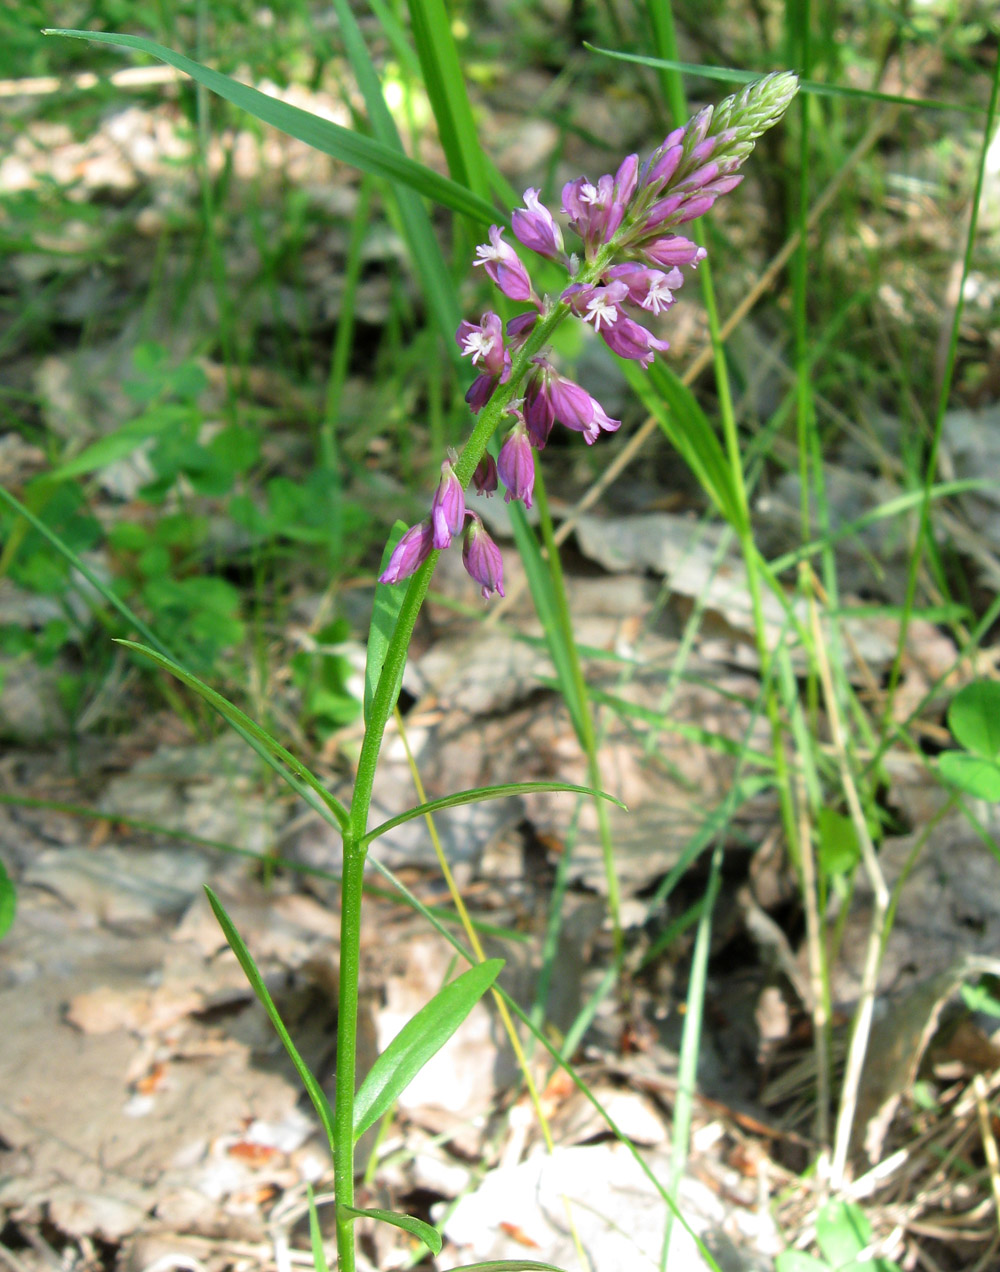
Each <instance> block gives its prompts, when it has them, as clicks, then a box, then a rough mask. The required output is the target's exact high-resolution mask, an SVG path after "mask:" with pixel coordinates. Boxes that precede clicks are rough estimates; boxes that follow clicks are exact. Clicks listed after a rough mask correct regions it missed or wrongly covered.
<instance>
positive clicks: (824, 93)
mask: <svg viewBox="0 0 1000 1272" xmlns="http://www.w3.org/2000/svg"><path fill="white" fill-rule="evenodd" d="M584 48H586V49H589V50H590V51H591V53H600V54H601V55H602V56H603V57H610V58H614V60H615V61H617V62H636V63H638V64H639V65H640V66H653V67H656V68H657V69H658V70H665V71H680V72H681V74H683V75H697V76H700V77H701V78H702V79H710V80H721V81H722V82H723V83H727V84H752V83H753V81H754V80H758V79H760V78H761V76H762V75H763V74H765V72H762V71H736V70H733V69H731V68H730V67H728V66H699V65H698V64H697V63H695V62H675V61H673V60H672V59H670V58H662V57H648V56H645V55H644V54H640V53H620V52H618V51H617V50H615V49H602V48H598V47H597V45H595V44H588V43H587V41H586V40H585V41H584ZM799 92H800V93H812V94H813V96H814V97H849V98H854V99H855V100H858V99H860V100H862V101H869V102H881V103H883V104H884V105H887V106H919V107H923V108H924V109H926V110H955V111H959V112H960V113H961V114H967V115H984V114H985V113H986V112H985V110H984V109H983V108H982V107H979V106H965V105H963V104H961V103H960V102H945V101H941V100H940V98H936V97H903V96H902V95H900V94H899V93H880V92H878V90H877V89H874V88H850V87H848V86H847V85H846V84H821V83H820V82H819V81H818V80H807V79H800V80H799Z"/></svg>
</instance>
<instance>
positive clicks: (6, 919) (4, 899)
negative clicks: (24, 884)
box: [0, 861, 17, 941]
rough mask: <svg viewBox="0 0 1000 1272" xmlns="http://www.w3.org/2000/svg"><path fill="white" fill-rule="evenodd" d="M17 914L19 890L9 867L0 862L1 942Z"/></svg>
mask: <svg viewBox="0 0 1000 1272" xmlns="http://www.w3.org/2000/svg"><path fill="white" fill-rule="evenodd" d="M16 913H17V889H16V888H15V887H14V880H13V879H12V878H11V877H10V875H9V874H8V873H7V867H6V866H5V865H4V864H3V862H2V861H0V941H2V940H3V938H4V937H5V936H6V935H7V933H8V932H9V931H10V929H11V925H12V924H13V922H14V915H15V914H16Z"/></svg>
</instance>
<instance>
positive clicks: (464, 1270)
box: [453, 1259, 563, 1272]
mask: <svg viewBox="0 0 1000 1272" xmlns="http://www.w3.org/2000/svg"><path fill="white" fill-rule="evenodd" d="M453 1272H563V1270H562V1268H557V1267H556V1266H555V1265H554V1264H552V1263H535V1262H533V1261H532V1260H531V1259H490V1260H488V1262H486V1263H463V1264H462V1266H461V1267H460V1268H454V1269H453Z"/></svg>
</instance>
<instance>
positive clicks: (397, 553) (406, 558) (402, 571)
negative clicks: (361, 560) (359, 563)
mask: <svg viewBox="0 0 1000 1272" xmlns="http://www.w3.org/2000/svg"><path fill="white" fill-rule="evenodd" d="M433 548H434V531H433V528H432V527H431V522H430V518H429V517H428V518H427V519H426V520H424V521H421V522H420V523H419V525H415V526H411V528H410V529H409V530H407V532H406V534H404V535H403V537H402V538H401V539H400V541H399V542H398V543H397V544H396V546H395V548H393V551H392V556H391V557H390V558H389V564H388V565H387V566H386V567H385V569H384V570H383V571H382V573H381V574H380V575H379V576H378V581H379V582H380V583H398V582H399V581H400V580H401V579H408V578H409V577H410V575H411V574H415V573H416V572H417V570H418V569H419V568H420V566H422V565H423V563H424V562H425V561H426V560H427V558H428V557H429V556H430V554H431V551H432V550H433Z"/></svg>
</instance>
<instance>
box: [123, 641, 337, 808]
mask: <svg viewBox="0 0 1000 1272" xmlns="http://www.w3.org/2000/svg"><path fill="white" fill-rule="evenodd" d="M115 644H116V645H124V646H125V648H126V649H131V650H134V651H135V653H137V654H142V656H143V657H144V658H148V659H149V660H150V662H154V663H156V665H157V666H158V667H162V668H163V670H164V671H169V672H170V674H171V675H172V676H176V677H177V679H178V680H180V681H181V682H182V683H183V684H185V685H187V687H188V688H189V689H192V690H194V692H195V693H196V694H197V695H198V696H199V698H202V699H204V701H205V702H207V703H208V705H209V706H210V707H213V708H214V709H215V710H216V711H218V713H219V715H221V716H222V717H223V719H224V720H226V721H228V722H229V723H230V724H235V725H237V726H238V727H239V728H240V729H241V730H242V731H243V732H244V733H247V734H249V736H250V737H252V738H253V739H254V740H255V741H256V742H258V743H260V745H261V746H263V747H266V749H267V750H268V751H269V752H270V753H271V754H272V755H273V756H275V757H276V758H277V759H279V760H281V761H282V763H283V764H287V766H288V767H289V769H291V771H292V772H293V773H294V774H295V776H296V777H297V778H298V779H299V781H300V782H304V783H305V785H306V786H308V787H309V789H310V790H312V791H314V792H315V793H316V794H317V795H318V796H319V797H320V799H321V800H322V801H323V803H324V804H325V805H326V806H327V808H329V809H330V811H331V812H332V813H333V815H334V817H336V819H337V822H338V823H339V825H340V827H341V829H343V828H344V827H346V825H347V809H346V808H345V807H344V806H343V804H342V803H341V802H340V800H339V799H337V798H336V796H334V795H331V794H330V792H329V791H328V790H327V789H326V787H325V786H324V785H323V783H322V782H321V781H320V780H319V778H318V777H316V776H315V775H314V774H313V773H311V772H310V771H309V769H307V768H306V766H305V765H304V764H303V763H302V762H301V760H297V759H296V758H295V756H294V755H292V753H291V751H287V750H285V748H284V747H283V746H282V745H281V743H280V742H279V741H278V740H277V739H276V738H272V737H271V735H270V733H268V732H267V730H266V729H262V728H261V726H260V725H259V724H258V723H257V722H256V721H255V720H251V719H250V717H249V716H248V715H247V714H246V713H245V712H243V711H241V710H240V709H239V707H237V706H235V705H234V704H233V703H232V702H230V701H229V699H228V698H224V697H223V696H222V694H221V693H217V692H216V691H215V690H214V689H210V688H209V686H208V685H206V684H205V682H204V681H202V680H199V679H198V677H197V676H195V675H192V673H191V672H190V671H185V669H184V668H183V667H181V666H180V665H179V664H178V663H176V662H174V660H173V659H172V658H167V657H165V656H164V655H163V654H160V653H158V652H157V651H156V650H155V649H150V648H149V646H148V645H140V644H139V643H138V641H134V640H116V641H115Z"/></svg>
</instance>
